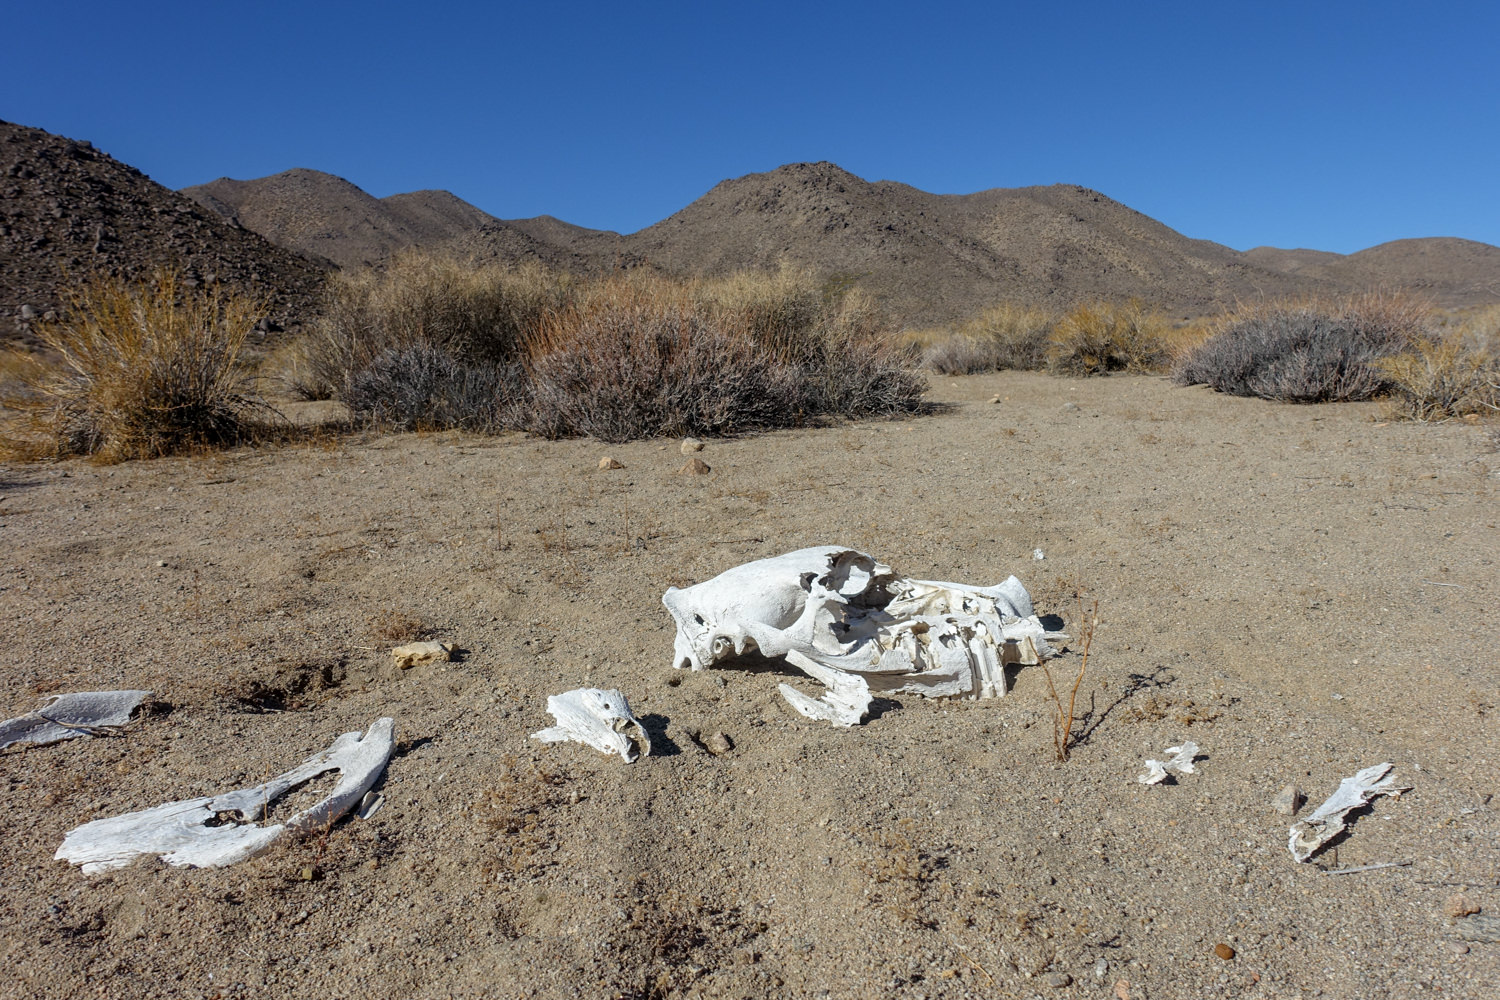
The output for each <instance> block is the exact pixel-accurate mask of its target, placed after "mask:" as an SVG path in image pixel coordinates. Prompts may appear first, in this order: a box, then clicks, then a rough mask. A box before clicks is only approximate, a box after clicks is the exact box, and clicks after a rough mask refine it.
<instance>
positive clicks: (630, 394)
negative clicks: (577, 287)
mask: <svg viewBox="0 0 1500 1000" xmlns="http://www.w3.org/2000/svg"><path fill="white" fill-rule="evenodd" d="M527 370H528V373H529V376H530V389H531V414H532V422H531V426H530V428H529V429H531V430H534V431H536V432H537V433H539V434H541V435H543V436H544V437H552V438H555V437H575V436H589V437H595V438H598V439H599V440H601V441H627V440H631V439H633V438H641V437H651V436H653V435H673V436H676V435H682V434H726V433H733V432H735V431H739V430H744V429H749V428H755V427H776V426H786V425H788V424H791V423H793V422H795V421H796V420H797V419H798V417H799V415H802V414H803V413H804V412H805V407H804V401H803V400H802V399H801V398H799V395H800V394H799V388H800V386H799V381H800V380H799V378H798V371H797V370H796V368H795V367H793V366H791V365H788V364H785V363H783V362H781V361H780V360H779V359H778V357H777V356H776V354H775V353H774V352H773V351H770V350H767V349H764V348H763V347H761V346H760V345H759V344H757V342H756V341H755V340H754V339H752V338H751V337H749V336H745V335H741V334H737V333H736V332H733V331H731V330H728V329H725V328H724V327H723V326H722V325H720V323H719V322H718V321H717V319H716V317H714V316H713V315H712V314H708V315H705V313H704V311H703V310H701V309H700V308H698V307H697V306H696V304H695V303H694V302H693V301H692V298H691V297H690V295H688V294H686V292H685V290H683V289H680V288H677V287H674V286H672V285H670V284H668V283H667V282H664V281H659V282H655V283H652V284H651V285H644V284H642V283H641V282H640V281H638V280H636V281H625V280H617V281H613V282H610V283H608V284H607V285H605V286H604V287H603V288H602V289H600V290H598V291H597V292H596V293H595V294H592V295H590V296H588V298H587V300H586V301H585V302H584V304H582V305H581V306H579V307H576V308H574V309H570V310H567V311H565V312H563V313H560V314H558V315H557V316H555V317H553V318H552V319H551V320H550V321H549V322H548V323H547V324H546V325H545V326H544V328H543V329H542V330H541V331H540V333H539V334H538V336H537V337H536V338H535V339H534V340H533V343H532V349H531V358H530V361H529V362H528V365H527Z"/></svg>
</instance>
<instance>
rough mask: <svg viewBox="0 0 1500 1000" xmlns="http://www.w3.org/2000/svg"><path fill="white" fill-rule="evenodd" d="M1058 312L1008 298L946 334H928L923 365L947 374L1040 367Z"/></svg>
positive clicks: (1044, 361)
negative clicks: (1020, 304)
mask: <svg viewBox="0 0 1500 1000" xmlns="http://www.w3.org/2000/svg"><path fill="white" fill-rule="evenodd" d="M1056 324H1057V317H1056V316H1055V315H1054V314H1052V313H1050V312H1047V311H1045V310H1042V309H1033V308H1026V307H1023V306H1017V305H1013V304H1011V303H1002V304H1000V305H997V306H991V307H990V308H989V309H986V310H985V311H984V312H982V313H980V314H979V315H977V316H975V317H973V318H972V319H970V320H968V321H967V322H965V323H962V324H961V325H960V326H959V327H958V329H957V330H954V331H950V332H947V333H946V335H943V336H931V335H928V336H923V337H921V338H920V339H921V340H922V341H923V342H924V343H923V344H922V346H923V351H922V365H923V367H924V368H929V369H931V370H933V371H936V372H941V373H942V374H944V375H972V374H975V373H977V372H987V371H1003V370H1006V369H1015V370H1017V371H1037V370H1040V369H1041V368H1043V367H1044V366H1045V364H1046V356H1047V343H1048V338H1049V337H1050V336H1051V334H1052V329H1053V327H1054V326H1055V325H1056Z"/></svg>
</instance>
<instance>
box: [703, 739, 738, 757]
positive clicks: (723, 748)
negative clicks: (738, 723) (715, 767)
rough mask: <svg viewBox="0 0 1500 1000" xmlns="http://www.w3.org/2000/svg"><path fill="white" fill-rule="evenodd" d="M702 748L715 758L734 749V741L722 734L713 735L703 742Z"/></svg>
mask: <svg viewBox="0 0 1500 1000" xmlns="http://www.w3.org/2000/svg"><path fill="white" fill-rule="evenodd" d="M703 748H704V749H705V750H707V751H708V752H709V753H711V754H713V755H714V756H715V757H718V756H720V755H721V754H726V753H728V752H729V751H731V750H733V749H734V741H733V740H731V739H730V738H729V737H728V735H726V734H724V733H714V734H713V735H711V736H709V737H707V738H706V739H704V741H703Z"/></svg>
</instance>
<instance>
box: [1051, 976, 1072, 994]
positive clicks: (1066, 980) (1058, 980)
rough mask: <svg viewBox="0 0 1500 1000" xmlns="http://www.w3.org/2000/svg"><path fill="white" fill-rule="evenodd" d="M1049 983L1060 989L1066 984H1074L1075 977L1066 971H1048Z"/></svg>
mask: <svg viewBox="0 0 1500 1000" xmlns="http://www.w3.org/2000/svg"><path fill="white" fill-rule="evenodd" d="M1047 985H1048V986H1050V987H1052V988H1053V989H1055V990H1060V989H1062V988H1063V987H1065V986H1072V985H1073V977H1072V976H1070V975H1068V974H1067V973H1066V972H1049V973H1047Z"/></svg>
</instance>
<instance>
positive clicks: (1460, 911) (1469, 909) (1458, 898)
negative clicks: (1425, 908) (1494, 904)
mask: <svg viewBox="0 0 1500 1000" xmlns="http://www.w3.org/2000/svg"><path fill="white" fill-rule="evenodd" d="M1443 912H1444V913H1446V914H1448V916H1450V917H1452V918H1454V919H1455V920H1457V919H1458V918H1459V917H1467V916H1469V915H1470V914H1472V913H1480V912H1483V907H1481V906H1480V905H1479V904H1478V903H1476V902H1475V901H1474V898H1473V897H1472V896H1467V895H1465V894H1464V893H1461V892H1455V893H1454V894H1453V895H1451V896H1449V897H1448V901H1447V902H1446V903H1444V904H1443Z"/></svg>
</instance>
